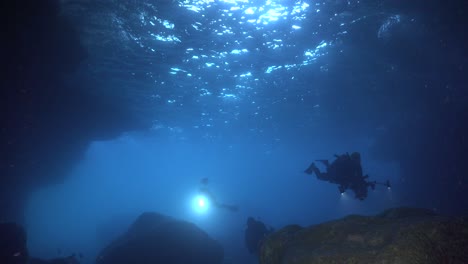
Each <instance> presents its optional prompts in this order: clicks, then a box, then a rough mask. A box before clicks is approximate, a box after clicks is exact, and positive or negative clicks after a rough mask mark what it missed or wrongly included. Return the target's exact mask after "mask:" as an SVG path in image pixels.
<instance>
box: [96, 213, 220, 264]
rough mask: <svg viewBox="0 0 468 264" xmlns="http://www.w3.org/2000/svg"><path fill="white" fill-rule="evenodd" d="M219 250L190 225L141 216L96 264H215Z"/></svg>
mask: <svg viewBox="0 0 468 264" xmlns="http://www.w3.org/2000/svg"><path fill="white" fill-rule="evenodd" d="M223 255H224V253H223V248H222V247H221V245H220V244H219V243H218V242H217V241H215V240H213V239H212V238H210V237H209V236H208V234H207V233H205V232H204V231H203V230H201V229H200V228H198V227H197V226H195V225H194V224H192V223H189V222H186V221H181V220H176V219H173V218H170V217H167V216H164V215H161V214H158V213H143V214H142V215H140V217H138V219H137V220H136V221H135V222H134V223H133V224H132V225H131V226H130V228H129V230H128V231H127V232H126V233H125V234H123V235H122V236H120V237H119V238H117V239H116V240H115V241H114V242H112V243H111V244H110V245H109V246H108V247H106V248H105V249H103V250H102V251H101V253H100V254H99V256H98V258H97V260H96V263H97V264H132V263H139V264H145V263H166V264H179V263H180V264H187V263H192V264H198V263H199V264H218V263H222V261H223Z"/></svg>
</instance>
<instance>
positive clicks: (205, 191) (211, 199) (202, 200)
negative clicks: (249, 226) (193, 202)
mask: <svg viewBox="0 0 468 264" xmlns="http://www.w3.org/2000/svg"><path fill="white" fill-rule="evenodd" d="M208 182H209V181H208V178H203V179H201V181H200V183H201V186H200V188H199V190H198V192H199V194H200V197H199V199H198V205H199V206H200V207H205V206H207V204H208V203H209V204H210V205H213V206H215V207H216V208H221V209H226V210H228V211H231V212H237V211H238V210H239V207H238V206H237V205H232V204H225V203H221V202H219V201H218V199H217V198H216V197H215V196H214V195H213V193H212V192H211V191H210V189H209V188H208Z"/></svg>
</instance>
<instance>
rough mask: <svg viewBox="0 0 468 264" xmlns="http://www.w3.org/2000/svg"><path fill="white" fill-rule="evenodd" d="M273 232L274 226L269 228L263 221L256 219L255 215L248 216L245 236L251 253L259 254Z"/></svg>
mask: <svg viewBox="0 0 468 264" xmlns="http://www.w3.org/2000/svg"><path fill="white" fill-rule="evenodd" d="M273 232H274V229H273V228H272V227H269V228H267V227H266V225H265V224H264V223H263V222H261V221H259V220H255V219H254V218H253V217H249V218H247V229H245V236H244V238H245V245H246V246H247V249H248V250H249V252H250V254H255V255H258V254H259V253H260V249H261V246H262V244H263V242H264V241H265V239H266V237H267V236H268V235H270V234H271V233H273Z"/></svg>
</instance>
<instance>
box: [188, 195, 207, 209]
mask: <svg viewBox="0 0 468 264" xmlns="http://www.w3.org/2000/svg"><path fill="white" fill-rule="evenodd" d="M209 207H210V201H209V200H208V199H207V198H206V197H205V196H203V195H197V196H195V198H193V201H192V209H193V210H194V211H195V212H196V213H206V212H207V211H208V209H209Z"/></svg>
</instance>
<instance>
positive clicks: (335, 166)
mask: <svg viewBox="0 0 468 264" xmlns="http://www.w3.org/2000/svg"><path fill="white" fill-rule="evenodd" d="M335 157H336V159H335V160H334V161H333V162H332V163H331V164H330V163H329V161H328V160H317V161H320V162H321V163H323V164H324V165H325V166H326V172H321V171H320V170H319V169H318V168H317V166H316V165H315V163H314V162H312V164H310V166H309V167H308V168H307V169H306V170H305V171H304V172H305V173H307V174H309V175H312V174H313V173H315V175H316V176H317V179H319V180H322V181H328V182H331V183H334V184H338V185H339V186H338V190H339V191H340V193H341V194H343V193H344V192H345V191H346V190H347V189H351V190H353V192H354V194H355V198H356V199H359V200H364V199H365V198H366V197H367V190H368V187H371V188H372V190H374V189H375V185H376V184H381V185H384V186H387V188H388V189H390V182H389V181H387V182H386V183H379V182H376V181H367V178H369V176H368V175H363V173H362V166H361V155H360V154H359V152H353V153H352V154H351V155H349V153H345V154H342V155H335Z"/></svg>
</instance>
